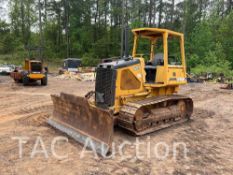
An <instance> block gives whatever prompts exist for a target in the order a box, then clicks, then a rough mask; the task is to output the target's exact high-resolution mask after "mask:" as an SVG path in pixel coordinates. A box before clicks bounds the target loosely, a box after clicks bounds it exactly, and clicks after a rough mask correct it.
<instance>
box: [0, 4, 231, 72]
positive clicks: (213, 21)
mask: <svg viewBox="0 0 233 175" xmlns="http://www.w3.org/2000/svg"><path fill="white" fill-rule="evenodd" d="M1 1H7V0H1ZM7 2H8V6H9V15H8V16H9V19H8V20H4V19H1V17H0V55H3V56H1V58H2V59H4V57H14V58H15V59H17V58H19V59H20V58H24V57H26V56H27V51H26V48H27V47H30V46H41V47H42V49H43V57H44V58H45V59H47V60H58V59H64V58H66V57H81V58H82V59H83V62H84V64H85V65H95V64H96V63H98V61H99V59H102V58H108V57H114V56H119V55H120V50H121V31H122V27H123V26H125V25H127V26H129V27H130V28H138V27H158V28H166V29H172V30H175V31H178V32H182V33H184V34H185V40H186V57H187V62H188V65H189V67H190V68H191V69H192V70H193V71H194V72H196V73H200V72H208V71H209V72H217V73H220V72H223V73H226V74H229V73H232V71H231V70H232V68H233V27H232V26H233V11H232V8H233V1H232V0H35V1H34V0H10V1H7ZM0 10H1V8H0ZM130 45H132V38H131V39H130Z"/></svg>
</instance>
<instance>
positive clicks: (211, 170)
mask: <svg viewBox="0 0 233 175" xmlns="http://www.w3.org/2000/svg"><path fill="white" fill-rule="evenodd" d="M219 87H220V85H218V84H209V83H208V84H190V85H187V86H184V87H182V89H181V91H180V93H181V94H185V95H187V96H190V97H192V98H193V100H194V104H195V109H194V114H193V118H192V120H191V121H189V122H187V123H184V124H180V125H177V126H174V127H171V128H167V129H164V130H161V131H158V132H155V133H153V134H150V135H148V136H143V137H140V138H139V139H140V141H141V142H145V143H147V142H148V141H150V147H153V146H154V145H156V144H157V143H160V142H162V143H165V144H167V145H168V146H169V148H173V146H174V144H175V143H184V144H185V145H186V148H187V150H188V152H187V155H186V156H185V155H184V154H183V151H182V147H179V149H178V151H177V154H176V157H174V151H171V150H172V149H169V154H168V156H167V157H166V158H165V159H161V158H159V159H158V156H155V154H154V153H153V149H152V150H151V149H149V152H150V153H151V154H149V156H148V154H146V152H147V151H148V147H147V146H148V144H146V145H145V144H144V145H142V146H141V147H140V149H141V152H142V155H144V158H143V157H140V158H139V157H135V154H136V153H135V152H136V151H135V149H133V148H132V147H130V146H126V147H125V149H124V150H123V151H124V155H125V157H124V158H122V157H121V156H120V154H116V156H115V157H114V158H95V157H94V155H93V153H91V152H89V153H85V155H84V156H83V157H81V155H82V154H81V153H82V149H83V147H82V146H81V145H80V144H78V143H76V142H75V141H73V140H72V139H71V138H69V141H68V142H66V141H62V142H59V143H58V144H56V154H58V155H67V156H66V157H63V158H61V157H60V158H58V157H56V156H54V152H53V149H51V143H52V142H53V139H54V138H56V137H57V136H63V137H64V136H65V135H63V134H62V133H61V132H58V131H56V130H54V129H53V128H51V127H50V126H49V125H48V124H47V123H46V120H47V119H48V117H49V116H51V114H52V108H53V107H52V102H51V99H50V94H55V93H60V92H62V91H63V92H67V93H72V94H77V95H80V96H83V95H84V94H86V92H88V91H90V90H93V89H94V83H93V82H78V81H76V80H60V79H57V78H55V77H52V76H51V77H49V85H48V86H47V87H41V86H38V85H34V86H28V87H23V86H22V85H18V84H15V83H14V82H13V81H12V80H11V79H10V78H9V77H5V76H1V77H0V174H1V175H8V174H9V175H11V174H12V175H29V174H30V175H34V174H50V175H53V174H54V175H55V174H56V175H58V174H62V175H63V174H65V175H76V174H77V175H79V174H82V175H83V174H84V175H98V174H100V175H102V174H105V175H107V174H109V175H110V174H119V175H120V174H140V175H141V174H145V175H157V174H164V175H166V174H171V175H173V174H174V175H178V174H180V175H183V174H189V175H194V174H195V175H197V174H199V175H202V174H203V175H204V174H208V175H215V174H224V175H228V174H229V175H231V174H232V173H233V91H231V90H221V89H220V88H219ZM16 137H26V138H27V139H26V138H25V140H27V142H26V143H23V149H22V150H21V151H22V157H21V158H20V154H19V142H18V140H16ZM38 139H39V141H40V142H38ZM124 141H128V142H130V143H135V142H136V138H135V137H134V136H131V135H129V134H127V133H125V132H123V131H122V130H121V129H119V128H116V129H115V135H114V143H115V144H116V146H119V145H120V144H121V143H123V142H124ZM38 143H40V144H38ZM43 146H44V147H43ZM36 148H37V149H36ZM38 149H39V150H44V151H45V150H46V152H47V154H48V156H47V157H46V156H45V152H39V153H38V152H37V154H33V150H38ZM159 150H160V151H161V152H160V155H161V154H162V153H164V152H165V150H164V149H163V147H160V149H159ZM146 155H147V156H146Z"/></svg>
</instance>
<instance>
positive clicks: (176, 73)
mask: <svg viewBox="0 0 233 175" xmlns="http://www.w3.org/2000/svg"><path fill="white" fill-rule="evenodd" d="M133 33H134V47H133V53H132V56H133V59H138V60H139V61H140V62H139V63H138V64H136V65H132V66H129V67H124V68H121V69H117V79H116V94H115V96H116V98H115V106H114V113H118V112H119V111H120V109H121V106H122V105H124V104H126V103H127V102H129V101H136V100H139V99H144V98H146V97H151V96H161V95H171V94H174V93H177V92H178V90H179V86H180V85H184V84H186V83H187V81H186V63H185V49H184V35H183V34H181V33H177V32H173V31H170V30H166V29H156V28H141V29H135V30H133ZM140 37H141V38H146V39H148V40H150V41H151V42H150V43H151V53H150V60H152V59H153V57H154V55H155V51H156V48H155V44H156V41H157V40H158V39H159V38H160V39H162V40H163V48H164V49H163V51H164V52H163V55H164V58H163V59H164V65H161V66H157V67H156V69H157V70H156V77H155V81H154V82H150V83H147V82H146V72H145V59H144V58H143V55H142V54H140V53H137V46H138V40H139V38H140ZM169 37H177V38H178V39H179V41H180V52H181V60H182V63H181V64H180V65H169V64H168V52H169V50H168V39H169Z"/></svg>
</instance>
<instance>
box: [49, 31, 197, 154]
mask: <svg viewBox="0 0 233 175" xmlns="http://www.w3.org/2000/svg"><path fill="white" fill-rule="evenodd" d="M132 32H133V34H134V47H133V53H132V57H130V58H122V59H119V60H116V61H112V62H107V63H101V64H100V65H98V67H97V72H96V84H95V92H94V95H95V101H94V102H92V101H90V100H89V98H88V97H89V96H90V94H88V95H87V96H86V97H85V98H83V97H78V96H74V95H71V94H65V93H62V94H61V95H60V96H57V95H52V100H53V104H54V112H53V116H52V117H51V118H50V119H49V121H48V123H49V124H50V125H52V126H53V127H55V128H57V129H59V130H61V131H62V132H65V133H66V134H68V135H69V136H71V137H73V138H74V139H75V140H77V141H78V142H80V143H83V144H84V143H85V140H86V138H90V139H92V141H93V143H94V145H95V150H96V151H98V152H99V153H100V154H102V155H106V154H107V153H108V152H109V151H111V143H112V138H113V133H114V131H113V130H114V126H115V125H117V126H119V127H122V128H124V129H125V130H127V131H130V132H131V133H133V134H134V135H137V136H140V135H145V134H148V133H151V132H154V131H156V130H159V129H161V128H165V127H168V126H171V125H174V124H177V123H181V122H184V121H187V120H188V119H189V118H190V117H191V115H192V112H193V101H192V99H191V98H189V97H185V96H181V95H177V92H178V90H179V86H180V85H185V84H186V83H187V80H186V63H185V49H184V36H183V34H181V33H178V32H174V31H170V30H166V29H157V28H140V29H134V30H133V31H132ZM139 39H146V40H148V41H149V42H150V48H149V50H150V51H149V52H150V54H149V56H148V61H146V57H145V56H143V54H140V53H138V50H139ZM173 39H176V41H178V44H177V46H178V48H179V55H178V56H176V57H177V58H179V61H177V60H178V59H175V61H174V58H176V57H174V56H171V55H170V53H171V51H172V49H173V48H174V47H173V46H174V45H175V44H172V47H171V49H170V47H169V44H170V40H173ZM169 49H170V50H169ZM89 146H90V147H91V145H89ZM92 147H93V145H92Z"/></svg>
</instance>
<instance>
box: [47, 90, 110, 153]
mask: <svg viewBox="0 0 233 175" xmlns="http://www.w3.org/2000/svg"><path fill="white" fill-rule="evenodd" d="M51 97H52V100H53V104H54V111H53V117H51V118H50V119H49V120H48V123H49V124H50V125H51V126H53V127H55V128H56V129H58V130H60V131H62V132H64V133H66V134H67V135H69V136H70V137H72V138H74V139H75V140H76V141H78V142H79V143H81V144H83V145H85V146H87V147H88V148H90V149H92V150H93V151H96V152H97V153H98V154H101V155H102V156H106V155H107V154H108V153H109V152H110V151H111V150H110V148H111V144H112V137H113V127H114V122H113V117H112V116H111V114H110V112H109V111H106V110H103V109H101V108H97V107H95V106H92V105H90V104H89V102H88V100H87V99H86V98H83V97H78V96H74V95H70V94H65V93H61V95H60V96H57V95H52V96H51ZM87 139H88V140H87Z"/></svg>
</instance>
